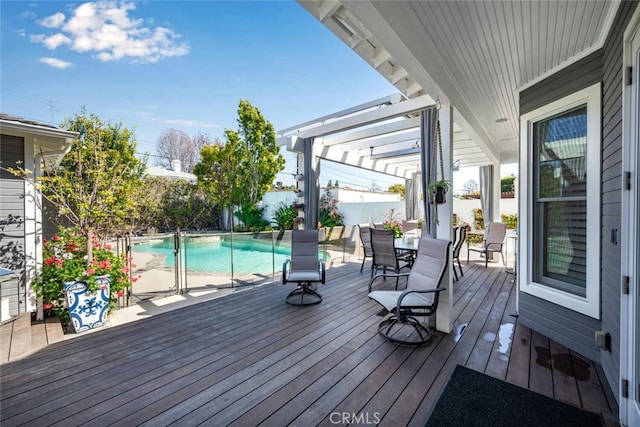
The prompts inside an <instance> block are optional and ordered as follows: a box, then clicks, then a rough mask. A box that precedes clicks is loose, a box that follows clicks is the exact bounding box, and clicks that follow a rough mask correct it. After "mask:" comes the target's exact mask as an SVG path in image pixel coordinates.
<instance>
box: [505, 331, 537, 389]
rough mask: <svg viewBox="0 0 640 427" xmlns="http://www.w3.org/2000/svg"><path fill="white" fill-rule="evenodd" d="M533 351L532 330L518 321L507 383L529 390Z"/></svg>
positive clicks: (510, 356)
mask: <svg viewBox="0 0 640 427" xmlns="http://www.w3.org/2000/svg"><path fill="white" fill-rule="evenodd" d="M531 351H532V350H531V329H529V328H527V327H526V326H523V325H521V324H520V323H518V322H517V320H516V326H515V330H514V332H513V341H512V342H511V353H509V363H508V367H507V378H506V379H507V382H510V383H511V384H515V385H518V386H520V387H523V388H529V377H530V372H529V371H530V366H531V363H530V358H531Z"/></svg>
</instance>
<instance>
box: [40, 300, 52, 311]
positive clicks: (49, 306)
mask: <svg viewBox="0 0 640 427" xmlns="http://www.w3.org/2000/svg"><path fill="white" fill-rule="evenodd" d="M42 308H43V309H45V310H51V309H52V308H53V304H51V303H50V302H49V303H44V304H42Z"/></svg>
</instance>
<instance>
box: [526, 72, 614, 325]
mask: <svg viewBox="0 0 640 427" xmlns="http://www.w3.org/2000/svg"><path fill="white" fill-rule="evenodd" d="M601 104H602V99H601V83H596V84H594V85H591V86H589V87H587V88H585V89H582V90H579V91H577V92H574V93H572V94H570V95H568V96H565V97H563V98H561V99H558V100H556V101H553V102H550V103H548V104H545V105H543V106H541V107H539V108H537V109H535V110H533V111H530V112H528V113H526V114H524V115H522V116H521V117H520V147H521V150H520V201H519V205H520V206H519V211H520V223H521V229H520V231H519V234H520V241H519V243H518V245H519V248H518V250H519V254H520V259H519V262H520V266H519V270H520V271H519V276H518V283H519V288H520V291H521V292H524V293H527V294H530V295H533V296H536V297H538V298H541V299H543V300H546V301H549V302H552V303H554V304H557V305H560V306H562V307H566V308H568V309H570V310H573V311H576V312H578V313H582V314H584V315H586V316H589V317H593V318H595V319H600V282H601V280H600V264H601V261H600V259H601V258H600V235H601V231H600V230H601V228H600V227H601V215H600V212H601V206H600V201H601V168H602V166H601V149H600V147H601V142H602V138H601V132H602V125H601V123H602V117H601ZM583 105H586V107H587V159H586V160H587V161H586V165H587V170H588V173H587V229H588V230H598V232H597V233H587V272H586V289H585V291H586V296H584V297H582V296H579V295H576V294H572V293H569V292H566V291H563V290H560V289H556V288H553V287H550V286H549V285H546V284H543V283H539V282H535V281H534V280H533V277H534V269H535V268H536V266H538V265H539V263H538V262H539V260H538V259H537V258H536V255H537V254H536V251H535V248H534V239H535V237H536V236H535V234H534V232H533V226H534V223H535V221H536V218H534V215H535V213H536V212H537V210H536V202H535V196H536V195H535V189H536V188H537V183H536V181H535V180H536V179H537V178H536V175H535V173H536V170H537V166H535V165H534V164H533V162H538V157H537V153H535V152H534V148H535V147H536V144H535V143H534V141H533V126H534V124H535V123H538V122H540V121H542V120H546V119H549V118H551V117H554V116H557V115H560V114H563V113H566V112H569V111H571V110H573V109H576V108H578V107H580V106H583ZM522 226H524V227H525V228H524V229H523V228H522ZM536 263H538V264H536Z"/></svg>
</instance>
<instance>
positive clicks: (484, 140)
mask: <svg viewBox="0 0 640 427" xmlns="http://www.w3.org/2000/svg"><path fill="white" fill-rule="evenodd" d="M299 3H300V4H301V5H302V6H303V7H304V8H305V9H306V10H307V11H309V12H310V13H311V14H312V15H313V16H314V17H316V18H317V19H318V20H319V21H320V22H321V23H322V24H323V25H325V26H326V27H327V28H328V29H330V30H331V31H332V32H333V33H335V34H336V35H337V36H338V37H339V38H340V39H341V40H343V41H344V42H345V43H346V44H347V45H348V46H349V47H351V48H352V49H353V50H354V51H355V52H356V53H358V54H359V55H360V56H361V57H362V58H363V59H364V60H365V61H367V63H369V64H370V65H371V66H372V67H374V68H375V69H376V70H377V71H378V72H379V73H380V74H382V75H383V76H384V77H385V78H387V79H388V80H389V81H390V82H391V83H393V84H394V85H395V87H396V88H398V90H399V91H400V92H401V93H402V94H404V95H405V96H406V97H407V98H409V99H413V98H417V97H422V96H424V95H425V94H426V95H429V96H430V97H431V99H438V98H440V99H449V100H450V101H451V103H452V105H453V107H454V122H455V123H456V127H455V134H454V160H456V159H460V160H461V165H463V166H471V165H473V164H483V163H484V164H486V163H488V162H490V161H491V162H501V163H509V162H515V161H517V154H518V126H519V124H518V119H519V117H518V93H519V91H520V90H522V89H523V88H525V87H527V86H530V85H532V84H534V83H536V82H537V81H539V80H541V79H543V78H544V77H545V76H548V75H550V74H552V73H554V72H556V71H557V70H558V69H561V68H563V67H565V66H566V65H569V64H571V63H573V62H575V61H577V60H578V59H580V58H582V57H584V56H586V55H588V54H590V53H592V52H593V51H595V50H597V49H599V48H600V47H601V46H602V45H603V44H604V38H605V36H606V34H607V32H608V28H609V26H610V25H611V22H612V21H613V18H614V16H615V13H616V11H617V9H618V5H619V1H554V2H549V1H475V2H471V1H411V2H409V1H402V2H396V1H367V0H358V1H344V0H341V1H336V0H299ZM412 137H413V135H412ZM407 144H409V142H407ZM457 144H458V145H459V146H457ZM365 148H367V147H365ZM367 149H368V148H367ZM461 150H468V152H467V151H464V153H465V154H464V155H463V154H462V153H463V151H461ZM476 151H478V152H480V154H478V155H477V156H475V157H474V155H472V154H475V152H476ZM465 156H468V157H465ZM472 159H474V160H472ZM398 162H400V160H398Z"/></svg>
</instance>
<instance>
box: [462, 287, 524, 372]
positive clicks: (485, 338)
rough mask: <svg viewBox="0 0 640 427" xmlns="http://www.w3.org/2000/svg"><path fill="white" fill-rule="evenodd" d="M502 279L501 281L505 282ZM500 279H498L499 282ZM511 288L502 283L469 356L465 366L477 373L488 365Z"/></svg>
mask: <svg viewBox="0 0 640 427" xmlns="http://www.w3.org/2000/svg"><path fill="white" fill-rule="evenodd" d="M505 279H506V277H504V279H503V280H505ZM499 280H500V279H498V281H499ZM511 288H512V286H511V285H510V284H507V283H503V286H502V289H501V290H500V292H499V293H498V295H497V297H496V298H495V299H494V301H493V303H492V308H491V313H490V315H489V317H487V320H486V321H485V324H484V325H483V327H482V331H481V332H480V336H479V337H478V340H477V341H476V344H475V346H474V348H473V351H471V353H470V354H469V358H468V359H467V361H466V363H465V366H466V367H467V368H470V369H473V370H476V371H478V372H485V371H486V368H487V365H488V363H489V358H490V357H491V353H492V352H493V349H494V347H495V344H496V342H497V340H498V334H496V333H495V331H497V330H498V329H499V328H500V323H501V321H502V318H503V317H504V313H505V310H506V308H507V302H508V301H509V294H510V292H511Z"/></svg>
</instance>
